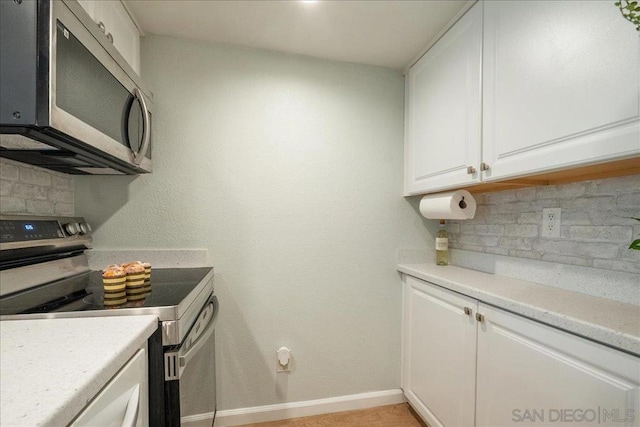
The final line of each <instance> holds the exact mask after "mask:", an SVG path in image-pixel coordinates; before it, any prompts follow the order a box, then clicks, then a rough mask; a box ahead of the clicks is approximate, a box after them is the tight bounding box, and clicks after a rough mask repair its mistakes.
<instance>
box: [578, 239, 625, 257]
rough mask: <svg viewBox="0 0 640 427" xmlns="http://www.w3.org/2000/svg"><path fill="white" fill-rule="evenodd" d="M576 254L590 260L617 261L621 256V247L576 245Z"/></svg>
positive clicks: (603, 244) (606, 244)
mask: <svg viewBox="0 0 640 427" xmlns="http://www.w3.org/2000/svg"><path fill="white" fill-rule="evenodd" d="M575 253H577V254H578V255H582V256H586V257H589V258H600V259H615V258H618V255H619V254H620V245H616V244H614V243H579V244H576V251H575Z"/></svg>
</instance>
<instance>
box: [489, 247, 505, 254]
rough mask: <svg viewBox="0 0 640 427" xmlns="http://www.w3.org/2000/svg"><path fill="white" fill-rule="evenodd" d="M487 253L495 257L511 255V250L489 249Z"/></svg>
mask: <svg viewBox="0 0 640 427" xmlns="http://www.w3.org/2000/svg"><path fill="white" fill-rule="evenodd" d="M486 252H487V253H488V254H494V255H509V249H506V248H499V247H491V246H489V247H487V248H486Z"/></svg>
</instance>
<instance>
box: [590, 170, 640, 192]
mask: <svg viewBox="0 0 640 427" xmlns="http://www.w3.org/2000/svg"><path fill="white" fill-rule="evenodd" d="M629 192H640V177H639V176H638V175H631V176H625V177H622V178H616V179H601V180H597V181H590V182H589V183H588V185H587V194H588V195H618V194H625V193H629Z"/></svg>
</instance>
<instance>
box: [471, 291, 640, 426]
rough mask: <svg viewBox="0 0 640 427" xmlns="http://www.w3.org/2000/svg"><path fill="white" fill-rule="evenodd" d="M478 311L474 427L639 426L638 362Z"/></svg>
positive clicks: (503, 313) (545, 328)
mask: <svg viewBox="0 0 640 427" xmlns="http://www.w3.org/2000/svg"><path fill="white" fill-rule="evenodd" d="M478 310H479V313H481V314H484V316H485V321H484V322H483V323H480V324H479V328H478V365H477V372H478V376H477V400H476V408H477V409H476V425H477V426H487V427H489V426H490V427H497V426H511V425H518V424H528V425H536V426H544V425H560V424H565V423H573V425H611V426H614V425H615V426H632V425H633V426H638V425H640V394H639V392H640V388H639V386H640V359H639V358H636V357H633V356H631V355H628V354H626V353H623V352H620V351H617V350H613V349H611V348H609V347H605V346H603V345H601V344H596V343H594V342H592V341H589V340H586V339H583V338H579V337H577V336H575V335H572V334H569V333H566V332H563V331H560V330H558V329H555V328H552V327H549V326H546V325H543V324H541V323H538V322H535V321H533V320H529V319H526V318H524V317H521V316H517V315H514V314H511V313H508V312H506V311H502V310H500V309H497V308H493V307H490V306H487V305H484V304H482V303H480V304H479V307H478ZM625 420H626V422H625Z"/></svg>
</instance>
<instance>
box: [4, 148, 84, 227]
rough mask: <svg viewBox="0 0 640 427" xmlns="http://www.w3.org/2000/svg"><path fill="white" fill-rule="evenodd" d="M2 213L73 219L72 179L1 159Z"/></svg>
mask: <svg viewBox="0 0 640 427" xmlns="http://www.w3.org/2000/svg"><path fill="white" fill-rule="evenodd" d="M0 175H1V178H2V179H1V180H0V213H4V214H31V215H54V214H55V215H60V216H73V215H74V205H73V202H74V200H73V197H74V195H73V179H72V178H71V177H70V176H69V175H64V174H61V173H58V172H53V171H49V170H46V169H41V168H38V167H35V166H31V165H26V164H22V163H18V162H14V161H13V160H7V159H0Z"/></svg>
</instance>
